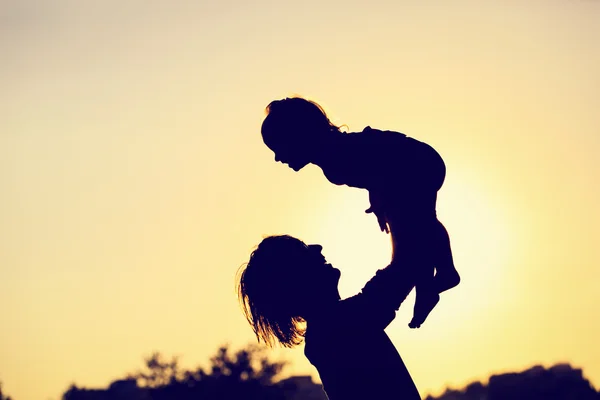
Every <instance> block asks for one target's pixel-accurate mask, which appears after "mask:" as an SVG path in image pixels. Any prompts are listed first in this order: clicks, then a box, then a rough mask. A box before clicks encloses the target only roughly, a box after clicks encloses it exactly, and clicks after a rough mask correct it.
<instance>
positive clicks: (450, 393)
mask: <svg viewBox="0 0 600 400" xmlns="http://www.w3.org/2000/svg"><path fill="white" fill-rule="evenodd" d="M285 366H286V362H285V361H272V360H269V359H268V358H267V357H266V356H265V352H264V348H262V347H259V346H257V345H249V346H247V347H246V348H243V349H241V350H237V351H235V352H233V351H231V349H230V348H229V346H222V347H221V348H219V349H218V351H217V353H216V354H215V355H214V356H213V357H212V358H211V359H210V363H209V366H208V368H201V367H198V368H196V369H193V370H186V369H183V368H181V367H180V366H179V362H178V359H177V358H171V359H170V360H168V359H165V358H164V357H163V356H162V355H161V354H160V353H154V354H152V355H151V356H150V357H148V358H146V359H145V368H144V369H143V370H140V371H137V372H135V373H130V374H126V375H125V377H124V378H123V379H119V380H116V381H114V382H112V383H111V384H110V385H109V386H108V387H107V388H105V389H87V388H83V387H78V386H76V385H72V386H71V387H70V388H69V389H68V390H67V391H66V392H65V393H64V395H63V400H163V399H170V400H188V399H190V400H191V399H195V400H230V399H231V400H238V399H251V400H253V399H265V400H271V399H272V400H276V399H277V400H327V397H326V395H325V393H324V392H323V390H322V386H321V384H319V383H317V382H314V381H313V379H312V377H310V376H292V377H288V378H284V379H282V372H283V370H284V369H285ZM356 379H360V376H357V377H356ZM0 393H1V391H0ZM1 396H2V395H1V394H0V400H9V399H10V398H8V397H1ZM525 399H527V400H600V392H598V391H596V390H595V389H594V387H593V386H592V385H591V383H590V382H589V380H587V379H586V378H585V376H584V374H583V371H582V370H581V369H579V368H575V367H573V366H571V365H570V364H556V365H553V366H551V367H548V368H546V367H543V366H534V367H532V368H529V369H527V370H524V371H520V372H510V373H503V374H495V375H492V376H491V377H490V378H489V380H488V382H487V383H484V382H473V383H470V384H468V385H466V386H465V387H464V388H462V389H447V390H446V391H445V392H444V393H443V394H442V395H440V396H437V397H434V396H427V397H425V400H525Z"/></svg>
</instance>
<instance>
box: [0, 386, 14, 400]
mask: <svg viewBox="0 0 600 400" xmlns="http://www.w3.org/2000/svg"><path fill="white" fill-rule="evenodd" d="M0 400H12V398H11V397H10V396H6V395H5V394H4V393H2V382H0Z"/></svg>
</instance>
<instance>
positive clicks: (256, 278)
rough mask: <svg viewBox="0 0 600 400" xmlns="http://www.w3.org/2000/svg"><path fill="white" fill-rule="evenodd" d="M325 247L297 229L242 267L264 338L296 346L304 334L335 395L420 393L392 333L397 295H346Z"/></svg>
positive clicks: (246, 300) (244, 297) (241, 285)
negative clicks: (298, 235) (310, 242)
mask: <svg viewBox="0 0 600 400" xmlns="http://www.w3.org/2000/svg"><path fill="white" fill-rule="evenodd" d="M321 251H322V247H321V246H320V245H306V244H305V243H304V242H302V241H301V240H299V239H296V238H294V237H291V236H287V235H281V236H269V237H267V238H265V239H263V241H262V242H261V243H260V244H259V245H258V247H257V248H256V249H255V250H254V251H253V252H252V254H251V255H250V259H249V261H248V263H247V264H246V265H245V266H242V269H241V270H240V274H239V275H238V277H239V280H238V287H237V292H238V296H239V300H240V303H241V305H242V308H243V312H244V315H245V316H246V319H247V320H248V322H249V323H250V325H251V326H252V329H253V331H254V333H255V335H256V337H257V339H258V341H259V342H260V341H263V342H264V343H266V344H267V345H271V346H273V345H274V344H280V345H282V346H284V347H290V348H291V347H294V346H296V345H299V344H301V343H302V341H303V340H304V341H305V347H304V354H305V356H306V357H307V358H308V360H309V361H310V363H311V364H312V365H313V366H314V367H315V368H316V369H317V371H318V373H319V377H320V378H321V382H322V383H323V389H324V391H325V392H326V393H327V397H328V398H329V399H330V400H355V399H356V400H364V399H406V400H418V399H420V396H419V392H418V390H417V388H416V386H415V384H414V382H413V380H412V378H411V376H410V373H409V372H408V370H407V368H406V366H405V365H404V362H403V361H402V358H401V357H400V354H399V353H398V351H397V350H396V348H395V346H394V344H393V343H392V342H391V340H390V338H389V337H388V336H387V334H386V333H385V328H386V327H387V326H388V325H389V323H390V322H391V321H392V320H393V319H394V317H395V310H394V306H393V305H392V304H391V303H389V302H387V300H388V299H389V297H387V296H382V292H371V293H368V294H365V293H359V294H357V295H355V296H352V297H350V298H346V299H344V300H341V299H340V295H339V291H338V282H339V279H340V271H339V270H338V269H336V268H334V267H333V266H331V264H328V263H327V261H326V259H325V257H324V256H323V254H322V253H321ZM394 289H395V288H394Z"/></svg>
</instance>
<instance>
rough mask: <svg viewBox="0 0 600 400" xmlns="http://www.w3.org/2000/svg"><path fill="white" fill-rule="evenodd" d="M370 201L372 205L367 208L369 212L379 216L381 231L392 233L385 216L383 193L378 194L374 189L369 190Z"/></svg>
mask: <svg viewBox="0 0 600 400" xmlns="http://www.w3.org/2000/svg"><path fill="white" fill-rule="evenodd" d="M369 202H370V203H371V206H370V207H369V208H368V209H366V210H365V212H366V213H367V214H369V213H373V214H374V215H375V217H377V222H378V223H379V228H380V229H381V232H385V233H390V230H389V227H388V224H387V219H386V216H385V210H384V209H383V201H382V197H381V194H377V192H375V191H374V190H371V191H369Z"/></svg>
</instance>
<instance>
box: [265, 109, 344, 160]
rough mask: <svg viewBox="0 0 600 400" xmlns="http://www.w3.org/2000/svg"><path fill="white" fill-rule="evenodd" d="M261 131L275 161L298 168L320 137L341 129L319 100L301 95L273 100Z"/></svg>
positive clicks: (307, 158) (307, 157)
mask: <svg viewBox="0 0 600 400" xmlns="http://www.w3.org/2000/svg"><path fill="white" fill-rule="evenodd" d="M266 112H267V116H266V118H265V120H264V121H263V124H262V128H261V133H262V137H263V141H264V142H265V144H266V145H267V147H269V148H270V149H271V150H273V152H274V153H275V161H281V162H283V163H285V164H288V165H289V166H290V168H292V169H293V170H295V171H299V170H300V169H302V168H304V167H305V166H306V165H307V164H308V163H310V162H311V161H312V160H311V150H313V149H314V146H315V144H316V143H317V141H318V139H319V138H322V137H324V136H325V135H328V134H330V133H332V132H339V131H340V129H339V127H337V126H335V125H334V124H333V123H332V122H331V121H330V120H329V118H327V114H325V111H324V110H323V109H322V108H321V106H319V105H318V104H317V103H315V102H313V101H310V100H306V99H303V98H302V97H287V98H285V99H282V100H274V101H272V102H271V103H270V104H269V105H268V106H267V109H266Z"/></svg>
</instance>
